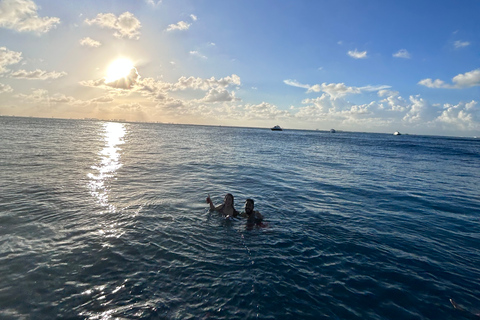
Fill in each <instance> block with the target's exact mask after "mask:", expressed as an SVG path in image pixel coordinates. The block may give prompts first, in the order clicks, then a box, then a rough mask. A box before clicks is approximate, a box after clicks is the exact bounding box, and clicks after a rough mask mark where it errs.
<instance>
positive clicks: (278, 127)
mask: <svg viewBox="0 0 480 320" xmlns="http://www.w3.org/2000/svg"><path fill="white" fill-rule="evenodd" d="M270 129H271V130H272V131H282V130H283V129H282V128H281V127H280V126H279V125H276V126H274V127H273V128H270Z"/></svg>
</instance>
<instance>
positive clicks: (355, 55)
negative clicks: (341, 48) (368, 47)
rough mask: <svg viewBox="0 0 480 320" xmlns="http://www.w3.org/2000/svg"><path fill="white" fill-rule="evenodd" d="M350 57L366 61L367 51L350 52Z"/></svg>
mask: <svg viewBox="0 0 480 320" xmlns="http://www.w3.org/2000/svg"><path fill="white" fill-rule="evenodd" d="M348 55H349V56H350V57H352V58H354V59H365V58H367V51H361V52H360V51H357V49H355V50H354V51H351V50H350V51H348Z"/></svg>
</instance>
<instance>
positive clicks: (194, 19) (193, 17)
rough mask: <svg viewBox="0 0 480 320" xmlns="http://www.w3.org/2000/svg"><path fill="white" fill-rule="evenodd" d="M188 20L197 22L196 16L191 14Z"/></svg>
mask: <svg viewBox="0 0 480 320" xmlns="http://www.w3.org/2000/svg"><path fill="white" fill-rule="evenodd" d="M190 18H192V20H193V21H197V20H198V18H197V16H196V15H194V14H191V15H190Z"/></svg>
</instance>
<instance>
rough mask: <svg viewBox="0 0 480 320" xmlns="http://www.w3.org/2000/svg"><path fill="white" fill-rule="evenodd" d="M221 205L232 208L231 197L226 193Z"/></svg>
mask: <svg viewBox="0 0 480 320" xmlns="http://www.w3.org/2000/svg"><path fill="white" fill-rule="evenodd" d="M223 204H224V205H226V206H232V207H233V195H232V194H231V193H227V194H226V195H225V199H223Z"/></svg>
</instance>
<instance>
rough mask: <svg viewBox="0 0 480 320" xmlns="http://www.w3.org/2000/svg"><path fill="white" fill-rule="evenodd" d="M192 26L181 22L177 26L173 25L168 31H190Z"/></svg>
mask: <svg viewBox="0 0 480 320" xmlns="http://www.w3.org/2000/svg"><path fill="white" fill-rule="evenodd" d="M191 25H192V24H191V23H188V22H185V21H179V22H177V23H176V24H171V25H169V26H168V28H167V31H174V30H188V29H189V28H190V26H191Z"/></svg>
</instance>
